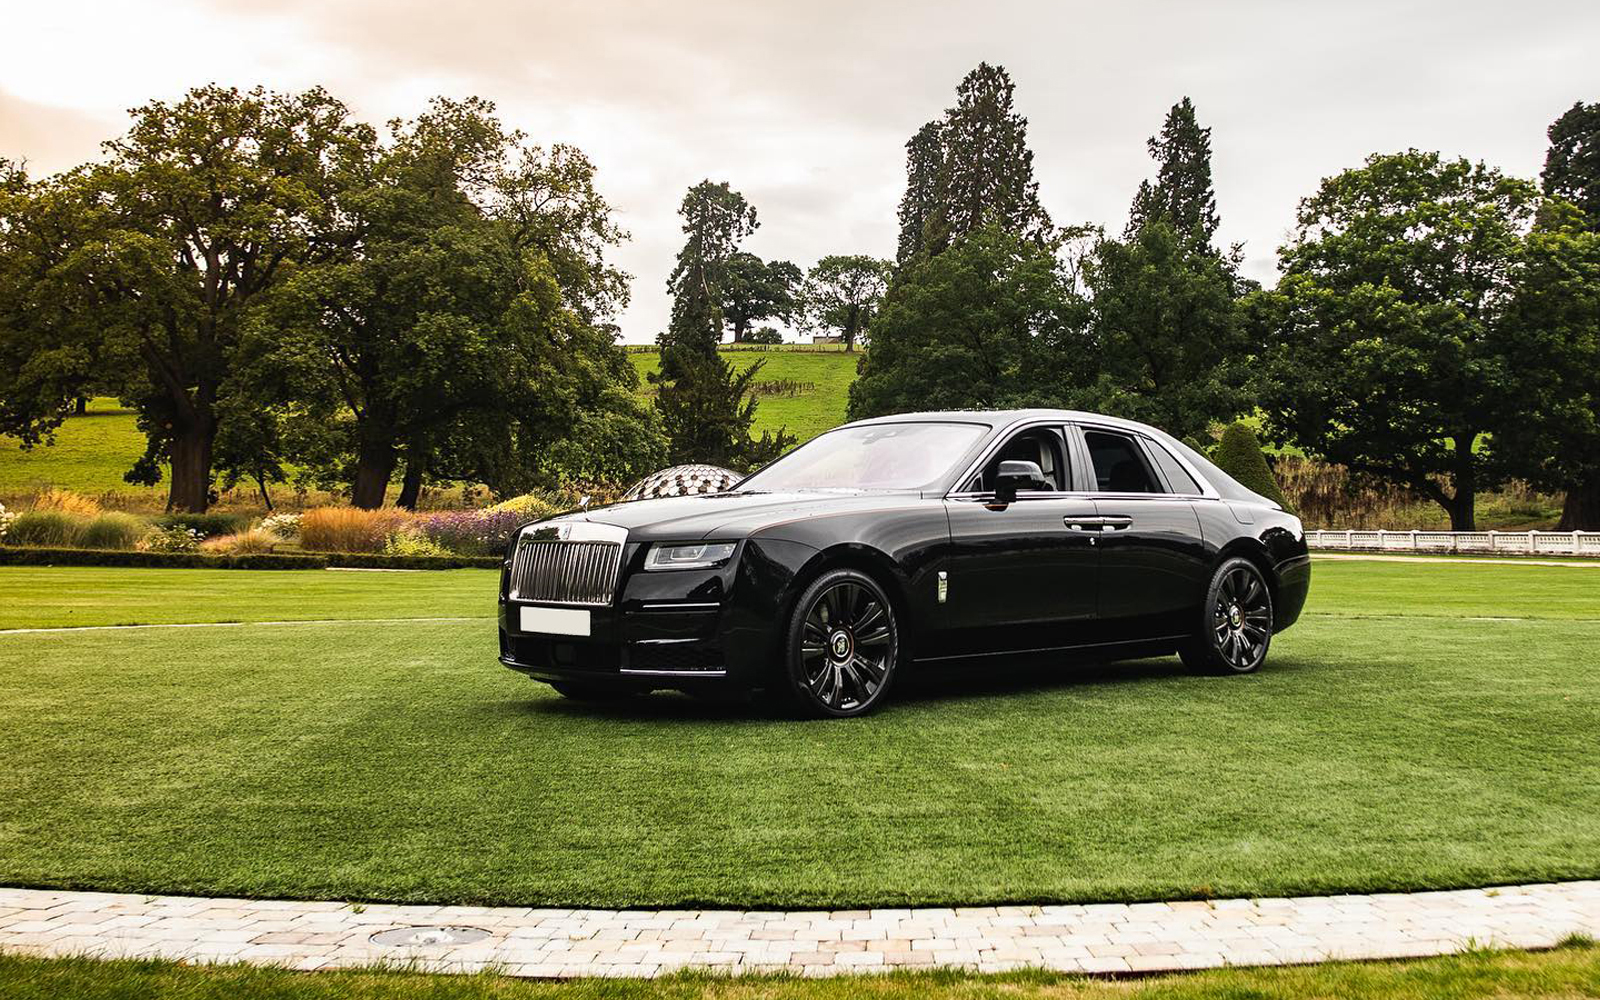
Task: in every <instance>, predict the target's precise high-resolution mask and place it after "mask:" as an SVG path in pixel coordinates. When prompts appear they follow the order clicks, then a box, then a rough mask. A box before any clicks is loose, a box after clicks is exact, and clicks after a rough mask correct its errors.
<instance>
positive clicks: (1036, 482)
mask: <svg viewBox="0 0 1600 1000" xmlns="http://www.w3.org/2000/svg"><path fill="white" fill-rule="evenodd" d="M1048 488H1049V481H1048V480H1046V479H1045V478H1044V470H1043V469H1041V468H1039V463H1038V462H1024V461H1019V460H1008V461H1004V462H1001V463H1000V468H999V469H998V470H996V472H995V476H994V499H995V503H1012V502H1014V501H1015V500H1016V499H1017V491H1018V490H1042V489H1048Z"/></svg>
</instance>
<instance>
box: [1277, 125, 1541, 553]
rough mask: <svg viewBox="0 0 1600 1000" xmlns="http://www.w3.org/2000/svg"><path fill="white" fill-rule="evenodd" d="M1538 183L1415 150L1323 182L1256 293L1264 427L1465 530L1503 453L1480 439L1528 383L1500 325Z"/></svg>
mask: <svg viewBox="0 0 1600 1000" xmlns="http://www.w3.org/2000/svg"><path fill="white" fill-rule="evenodd" d="M1537 201H1538V193H1537V191H1536V190H1535V189H1534V187H1533V186H1532V185H1531V184H1529V183H1527V182H1525V181H1521V180H1517V179H1515V178H1510V177H1505V176H1503V175H1502V174H1500V173H1499V172H1498V171H1496V170H1492V169H1490V168H1488V167H1486V166H1484V165H1483V164H1481V163H1480V164H1476V165H1475V164H1472V163H1469V162H1468V161H1466V160H1442V159H1441V158H1440V157H1439V155H1438V154H1437V153H1423V152H1417V151H1415V150H1412V151H1409V152H1405V153H1399V154H1394V155H1374V156H1372V157H1370V158H1368V160H1367V162H1366V163H1365V164H1364V165H1363V166H1361V167H1357V168H1355V169H1352V170H1347V171H1345V172H1344V173H1342V174H1339V175H1338V176H1336V177H1332V178H1329V179H1328V180H1326V181H1324V182H1323V183H1322V186H1321V188H1320V189H1319V190H1318V191H1317V193H1316V194H1314V195H1312V196H1311V197H1309V198H1307V199H1305V200H1304V201H1303V202H1302V203H1301V205H1300V210H1299V219H1298V227H1297V229H1296V232H1295V236H1294V239H1293V240H1292V242H1291V243H1290V244H1289V245H1288V246H1286V247H1284V248H1283V249H1282V250H1281V251H1280V267H1281V268H1282V270H1283V278H1282V280H1281V281H1280V282H1279V285H1278V288H1277V290H1276V291H1274V292H1271V293H1261V294H1259V295H1256V296H1253V297H1252V299H1251V301H1250V305H1249V310H1250V315H1251V316H1252V323H1253V325H1254V328H1255V329H1256V330H1257V331H1259V333H1260V339H1261V342H1262V343H1263V344H1265V345H1266V348H1265V355H1264V359H1263V363H1264V368H1265V371H1264V373H1263V378H1262V380H1261V386H1262V388H1261V393H1262V395H1261V407H1262V410H1263V412H1264V413H1265V415H1266V422H1265V427H1266V430H1267V433H1268V435H1269V436H1271V437H1272V438H1273V439H1274V440H1278V441H1291V440H1292V441H1294V442H1296V443H1297V444H1299V445H1300V447H1301V448H1303V449H1304V450H1305V451H1307V452H1308V453H1310V454H1312V455H1315V456H1317V457H1320V458H1323V459H1326V460H1328V461H1333V462H1339V463H1341V464H1344V465H1346V466H1348V467H1349V468H1350V469H1351V470H1353V471H1355V472H1358V473H1363V474H1368V475H1372V476H1377V477H1380V478H1383V479H1387V480H1390V481H1392V482H1395V483H1398V484H1400V485H1402V486H1405V487H1407V488H1408V489H1410V490H1412V491H1414V492H1415V493H1417V494H1418V495H1420V496H1424V497H1428V498H1430V499H1432V500H1434V501H1436V502H1437V503H1439V505H1440V506H1442V507H1444V508H1445V510H1447V511H1448V512H1449V513H1450V520H1451V525H1452V527H1454V528H1455V530H1458V531H1470V530H1472V527H1473V524H1474V513H1473V512H1474V500H1475V498H1476V496H1477V493H1478V491H1479V490H1481V489H1486V488H1489V487H1490V486H1492V485H1494V484H1495V483H1496V482H1497V481H1498V479H1499V478H1501V477H1503V476H1504V475H1506V474H1508V473H1509V472H1510V471H1511V469H1512V468H1514V464H1513V465H1508V464H1506V463H1504V462H1491V461H1489V459H1488V456H1487V454H1485V453H1483V452H1481V451H1480V444H1481V439H1482V437H1483V435H1484V434H1485V433H1488V432H1493V431H1495V430H1496V429H1498V428H1503V427H1506V426H1509V425H1511V424H1512V423H1514V422H1515V420H1516V419H1518V418H1519V416H1520V412H1521V407H1522V400H1524V399H1525V398H1527V397H1529V396H1531V395H1533V394H1535V393H1536V391H1537V385H1536V384H1535V383H1536V379H1535V378H1532V377H1530V375H1529V374H1528V369H1527V368H1526V366H1524V365H1523V364H1522V359H1520V358H1518V357H1517V355H1516V353H1515V350H1514V338H1512V337H1510V336H1508V334H1509V333H1510V332H1511V330H1512V327H1511V324H1510V323H1508V322H1507V321H1506V305H1507V303H1508V301H1509V300H1510V298H1511V293H1512V290H1513V277H1514V266H1515V264H1516V263H1517V261H1518V259H1519V256H1520V254H1521V253H1522V251H1523V247H1524V240H1525V236H1526V232H1527V228H1528V223H1529V221H1530V219H1531V217H1532V215H1533V211H1534V208H1535V206H1536V204H1537Z"/></svg>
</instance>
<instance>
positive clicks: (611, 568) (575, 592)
mask: <svg viewBox="0 0 1600 1000" xmlns="http://www.w3.org/2000/svg"><path fill="white" fill-rule="evenodd" d="M621 555H622V546H621V545H620V544H618V543H616V542H595V541H557V540H554V539H534V538H524V539H523V540H522V541H521V542H520V543H518V545H517V550H516V553H515V554H514V555H513V556H512V558H511V597H513V598H514V599H516V600H519V601H547V602H549V603H551V604H594V605H608V604H610V603H611V598H612V596H613V594H615V592H616V587H617V563H618V560H619V559H620V558H621Z"/></svg>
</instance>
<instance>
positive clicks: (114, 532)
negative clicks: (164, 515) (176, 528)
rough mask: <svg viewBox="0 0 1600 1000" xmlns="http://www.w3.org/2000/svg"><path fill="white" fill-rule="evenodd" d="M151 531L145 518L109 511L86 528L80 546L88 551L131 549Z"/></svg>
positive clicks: (79, 539) (79, 538)
mask: <svg viewBox="0 0 1600 1000" xmlns="http://www.w3.org/2000/svg"><path fill="white" fill-rule="evenodd" d="M149 530H150V525H149V524H147V523H146V522H145V520H144V519H143V518H140V517H134V516H133V515H132V514H124V513H122V512H121V511H116V510H113V511H107V512H106V513H104V514H101V515H100V516H99V517H97V518H95V519H94V520H93V521H90V522H89V523H88V524H87V525H85V526H84V528H83V533H82V534H81V535H80V536H79V537H78V544H79V545H81V546H83V547H84V548H86V549H131V548H133V547H134V546H135V545H138V544H139V539H141V538H143V537H144V536H145V533H146V532H147V531H149Z"/></svg>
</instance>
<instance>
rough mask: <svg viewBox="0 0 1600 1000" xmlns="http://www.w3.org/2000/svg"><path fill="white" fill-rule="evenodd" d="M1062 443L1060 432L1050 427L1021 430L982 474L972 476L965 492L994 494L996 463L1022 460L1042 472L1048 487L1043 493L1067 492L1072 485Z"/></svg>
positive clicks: (998, 465)
mask: <svg viewBox="0 0 1600 1000" xmlns="http://www.w3.org/2000/svg"><path fill="white" fill-rule="evenodd" d="M1064 444H1065V442H1064V441H1063V439H1062V437H1061V433H1060V431H1058V430H1056V429H1055V428H1053V427H1033V428H1029V429H1028V430H1025V431H1021V432H1019V433H1018V434H1016V435H1015V436H1013V437H1012V438H1011V440H1009V441H1007V442H1006V443H1005V446H1004V447H1002V448H1001V449H1000V450H999V451H997V452H995V453H994V454H993V455H991V456H990V457H989V461H987V462H985V463H984V466H983V471H982V472H980V473H979V474H978V475H976V476H974V477H973V479H972V481H971V482H969V483H968V484H967V486H966V489H967V491H968V492H973V493H991V492H993V491H994V480H995V476H996V474H998V473H999V471H1000V463H1001V462H1012V461H1023V462H1034V463H1036V464H1037V465H1038V466H1039V471H1041V472H1043V473H1044V478H1045V481H1046V482H1048V483H1049V484H1050V485H1049V486H1048V487H1046V489H1045V491H1046V492H1054V493H1060V492H1062V491H1064V490H1066V489H1068V488H1069V484H1070V483H1071V482H1072V476H1071V475H1070V471H1071V470H1070V469H1069V468H1068V466H1067V450H1066V448H1065V447H1064Z"/></svg>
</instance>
